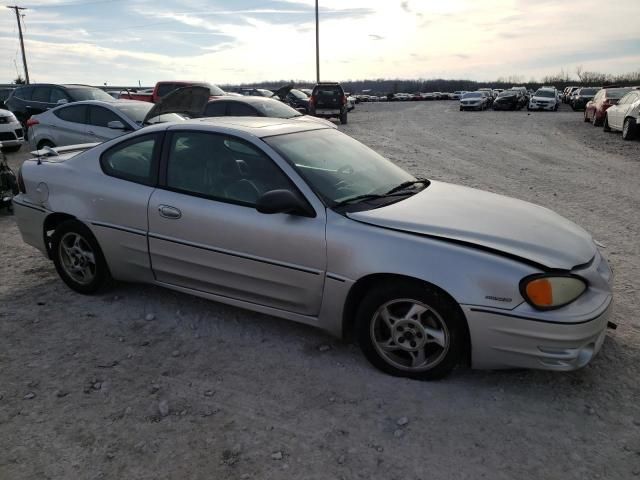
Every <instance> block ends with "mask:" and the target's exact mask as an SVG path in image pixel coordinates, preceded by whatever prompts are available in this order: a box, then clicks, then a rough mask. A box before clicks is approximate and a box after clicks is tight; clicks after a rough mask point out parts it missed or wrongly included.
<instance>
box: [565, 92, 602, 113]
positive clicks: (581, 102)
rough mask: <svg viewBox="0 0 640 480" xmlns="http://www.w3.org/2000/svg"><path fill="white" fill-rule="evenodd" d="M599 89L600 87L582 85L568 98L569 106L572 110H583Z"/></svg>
mask: <svg viewBox="0 0 640 480" xmlns="http://www.w3.org/2000/svg"><path fill="white" fill-rule="evenodd" d="M599 90H600V87H582V88H579V89H578V90H576V91H574V92H573V94H572V97H571V100H570V102H569V103H570V104H571V108H572V109H573V110H574V111H577V110H584V108H585V107H586V106H587V103H589V102H590V101H591V100H593V97H595V96H596V93H598V91H599Z"/></svg>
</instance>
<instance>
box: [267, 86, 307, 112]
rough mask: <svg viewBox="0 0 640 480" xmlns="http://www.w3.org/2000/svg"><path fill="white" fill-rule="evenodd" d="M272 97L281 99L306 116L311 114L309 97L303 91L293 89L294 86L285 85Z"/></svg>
mask: <svg viewBox="0 0 640 480" xmlns="http://www.w3.org/2000/svg"><path fill="white" fill-rule="evenodd" d="M266 96H267V95H265V97H266ZM272 97H273V98H279V99H280V100H281V101H282V102H284V103H286V104H287V105H289V106H290V107H291V108H295V109H296V110H298V111H300V112H301V113H304V114H305V115H306V114H307V113H309V96H308V95H307V94H306V93H304V92H303V91H301V90H298V89H296V88H293V85H285V86H284V87H281V88H279V89H278V90H276V91H275V92H274V93H273V95H272Z"/></svg>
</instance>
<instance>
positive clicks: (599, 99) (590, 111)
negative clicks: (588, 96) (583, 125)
mask: <svg viewBox="0 0 640 480" xmlns="http://www.w3.org/2000/svg"><path fill="white" fill-rule="evenodd" d="M630 91H631V87H626V88H608V87H607V88H602V89H600V91H599V92H598V93H596V95H595V96H594V97H593V99H592V100H590V101H589V102H587V105H586V107H585V109H584V121H585V122H591V123H593V126H594V127H599V126H601V125H602V122H603V121H604V117H605V112H606V111H607V109H608V108H609V107H611V106H612V105H615V104H616V103H618V100H620V99H621V98H622V97H623V96H625V95H626V94H627V93H628V92H630Z"/></svg>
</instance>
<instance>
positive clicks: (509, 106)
mask: <svg viewBox="0 0 640 480" xmlns="http://www.w3.org/2000/svg"><path fill="white" fill-rule="evenodd" d="M525 106H526V107H527V110H550V111H557V110H558V108H559V107H560V94H559V93H558V91H557V90H556V89H555V87H542V88H539V89H538V90H536V91H535V92H534V91H529V90H527V89H526V88H525V87H512V88H509V89H507V90H500V91H496V90H492V89H490V88H481V89H479V90H477V91H475V92H464V93H463V94H462V96H461V97H460V111H463V110H486V109H488V108H493V109H494V110H520V109H522V108H524V107H525Z"/></svg>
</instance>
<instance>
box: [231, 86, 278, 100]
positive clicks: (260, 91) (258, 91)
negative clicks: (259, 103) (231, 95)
mask: <svg viewBox="0 0 640 480" xmlns="http://www.w3.org/2000/svg"><path fill="white" fill-rule="evenodd" d="M236 93H239V94H240V95H244V96H251V97H267V98H271V97H273V93H274V92H272V91H271V90H267V89H266V88H252V87H244V88H239V89H238V90H237V91H236Z"/></svg>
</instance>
